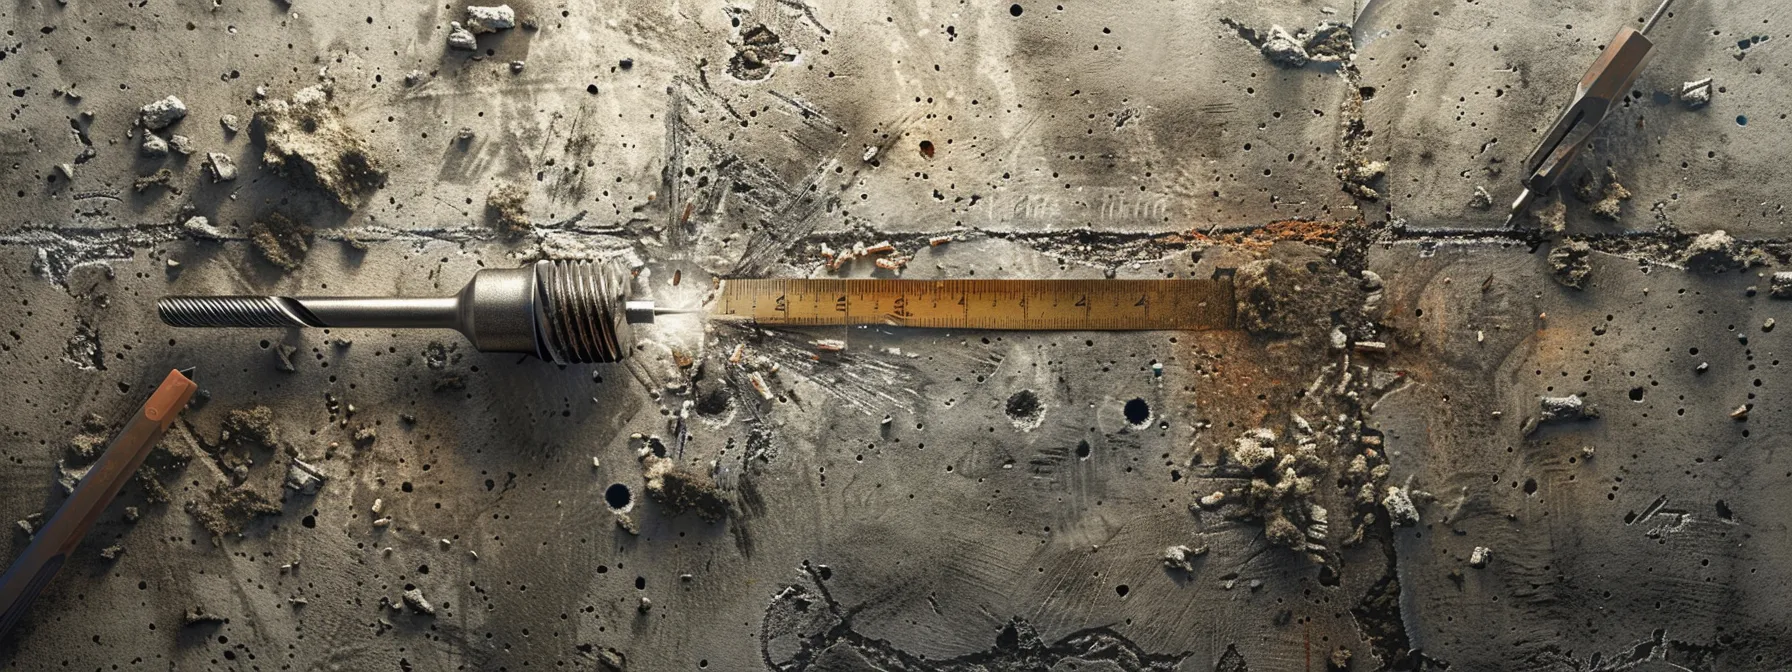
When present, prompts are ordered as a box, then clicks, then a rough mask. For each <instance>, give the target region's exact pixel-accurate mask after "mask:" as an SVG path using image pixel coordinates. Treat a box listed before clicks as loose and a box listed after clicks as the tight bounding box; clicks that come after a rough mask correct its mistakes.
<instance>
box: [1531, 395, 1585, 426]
mask: <svg viewBox="0 0 1792 672" xmlns="http://www.w3.org/2000/svg"><path fill="white" fill-rule="evenodd" d="M1538 405H1539V406H1541V407H1542V410H1543V414H1542V416H1541V417H1540V418H1539V420H1540V421H1541V422H1567V421H1571V420H1591V419H1593V418H1597V417H1599V410H1598V409H1596V408H1594V407H1593V405H1592V404H1589V403H1587V402H1586V400H1584V399H1581V398H1580V395H1576V394H1571V395H1568V396H1566V397H1543V398H1542V399H1541V400H1539V401H1538Z"/></svg>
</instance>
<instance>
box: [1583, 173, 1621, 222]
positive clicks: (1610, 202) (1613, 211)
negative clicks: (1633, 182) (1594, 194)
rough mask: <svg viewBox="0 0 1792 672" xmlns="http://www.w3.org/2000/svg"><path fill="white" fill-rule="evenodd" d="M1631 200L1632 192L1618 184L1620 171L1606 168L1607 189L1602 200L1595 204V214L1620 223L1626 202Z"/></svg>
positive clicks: (1602, 193)
mask: <svg viewBox="0 0 1792 672" xmlns="http://www.w3.org/2000/svg"><path fill="white" fill-rule="evenodd" d="M1628 200H1630V190H1629V189H1625V188H1624V185H1622V184H1619V183H1618V171H1616V170H1614V169H1612V167H1611V166H1606V168H1605V188H1604V191H1602V192H1601V193H1600V199H1599V201H1598V202H1596V203H1594V204H1593V207H1592V210H1593V214H1594V215H1596V216H1599V217H1602V218H1605V219H1608V220H1611V221H1614V222H1615V221H1618V219H1619V218H1620V217H1622V216H1623V214H1624V201H1628Z"/></svg>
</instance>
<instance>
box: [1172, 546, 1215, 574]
mask: <svg viewBox="0 0 1792 672" xmlns="http://www.w3.org/2000/svg"><path fill="white" fill-rule="evenodd" d="M1203 555H1207V547H1206V546H1201V547H1198V548H1189V547H1188V546H1186V545H1181V546H1171V547H1169V548H1166V549H1164V555H1163V561H1164V567H1167V568H1169V569H1173V570H1176V571H1179V572H1182V573H1184V574H1194V573H1195V558H1198V557H1200V556H1203Z"/></svg>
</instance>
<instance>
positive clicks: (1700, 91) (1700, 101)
mask: <svg viewBox="0 0 1792 672" xmlns="http://www.w3.org/2000/svg"><path fill="white" fill-rule="evenodd" d="M1680 104H1682V105H1685V106H1686V109H1689V110H1696V109H1699V108H1701V107H1704V106H1706V105H1710V104H1711V78H1710V77H1706V78H1704V79H1701V80H1698V81H1694V82H1687V83H1685V84H1682V85H1680Z"/></svg>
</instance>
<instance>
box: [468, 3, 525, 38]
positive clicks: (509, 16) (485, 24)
mask: <svg viewBox="0 0 1792 672" xmlns="http://www.w3.org/2000/svg"><path fill="white" fill-rule="evenodd" d="M466 27H467V30H470V31H472V32H473V34H475V35H481V34H485V33H495V32H498V31H500V30H508V29H510V28H514V27H516V11H515V10H512V9H511V8H510V5H498V6H495V7H480V6H475V5H468V6H467V24H466Z"/></svg>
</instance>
